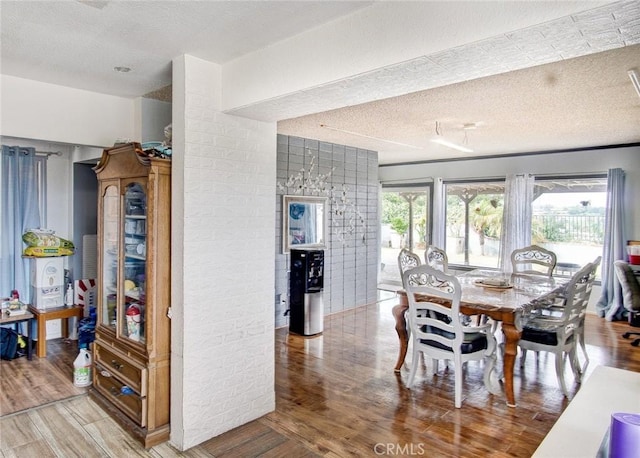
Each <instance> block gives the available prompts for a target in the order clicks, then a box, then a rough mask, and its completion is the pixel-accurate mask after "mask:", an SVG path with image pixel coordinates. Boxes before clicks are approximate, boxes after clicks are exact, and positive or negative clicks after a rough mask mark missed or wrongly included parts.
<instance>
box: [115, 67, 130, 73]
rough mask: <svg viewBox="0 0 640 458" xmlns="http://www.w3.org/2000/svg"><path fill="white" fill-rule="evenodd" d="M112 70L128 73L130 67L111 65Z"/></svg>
mask: <svg viewBox="0 0 640 458" xmlns="http://www.w3.org/2000/svg"><path fill="white" fill-rule="evenodd" d="M113 70H114V71H116V72H118V73H129V72H130V71H131V68H130V67H113Z"/></svg>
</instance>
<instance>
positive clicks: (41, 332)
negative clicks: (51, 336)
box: [36, 318, 47, 358]
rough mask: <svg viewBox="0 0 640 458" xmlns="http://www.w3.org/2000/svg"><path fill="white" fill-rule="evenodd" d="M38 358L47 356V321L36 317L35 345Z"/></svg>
mask: <svg viewBox="0 0 640 458" xmlns="http://www.w3.org/2000/svg"><path fill="white" fill-rule="evenodd" d="M36 355H38V358H46V357H47V321H46V320H41V319H40V318H38V345H37V347H36Z"/></svg>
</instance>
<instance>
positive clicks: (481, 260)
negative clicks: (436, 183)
mask: <svg viewBox="0 0 640 458" xmlns="http://www.w3.org/2000/svg"><path fill="white" fill-rule="evenodd" d="M445 195H446V198H447V202H446V213H445V225H446V241H445V251H446V252H447V257H448V258H449V264H456V265H462V266H477V267H494V268H497V267H498V261H499V254H500V232H501V229H502V209H503V205H504V181H467V182H448V183H445Z"/></svg>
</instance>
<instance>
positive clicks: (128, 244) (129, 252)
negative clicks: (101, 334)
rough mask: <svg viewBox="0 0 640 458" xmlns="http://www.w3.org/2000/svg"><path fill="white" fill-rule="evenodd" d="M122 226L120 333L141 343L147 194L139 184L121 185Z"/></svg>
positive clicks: (143, 313) (143, 309) (143, 307)
mask: <svg viewBox="0 0 640 458" xmlns="http://www.w3.org/2000/svg"><path fill="white" fill-rule="evenodd" d="M123 225H124V227H123V234H124V237H123V243H124V246H123V250H122V252H123V254H124V256H123V264H122V269H123V276H122V278H123V282H124V284H123V290H124V302H123V304H122V305H123V314H122V316H123V319H122V320H121V321H120V335H121V336H123V337H126V338H128V339H131V340H134V341H136V342H144V341H145V333H144V321H145V292H146V290H145V285H146V259H147V196H146V193H145V187H144V186H143V185H142V184H141V183H131V184H129V185H127V187H126V188H125V194H124V218H123Z"/></svg>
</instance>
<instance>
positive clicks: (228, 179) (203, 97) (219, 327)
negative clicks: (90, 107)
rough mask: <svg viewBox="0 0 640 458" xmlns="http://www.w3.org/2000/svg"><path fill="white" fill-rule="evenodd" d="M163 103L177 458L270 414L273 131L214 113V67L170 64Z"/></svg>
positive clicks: (199, 63) (269, 125)
mask: <svg viewBox="0 0 640 458" xmlns="http://www.w3.org/2000/svg"><path fill="white" fill-rule="evenodd" d="M176 67H177V69H176ZM176 73H177V75H176ZM180 77H182V81H183V85H182V86H181V82H182V81H181V78H180ZM182 90H184V92H182ZM173 91H174V97H176V98H178V100H177V101H175V100H174V103H176V102H177V104H178V106H180V105H181V104H182V103H184V113H185V114H184V118H183V119H179V120H177V122H176V119H175V114H176V110H175V109H174V135H175V132H176V130H181V126H180V125H181V124H182V125H183V126H184V137H183V138H182V136H181V135H180V134H177V135H176V138H175V139H174V145H173V150H174V156H175V155H182V157H181V158H180V159H178V158H174V160H175V162H174V174H177V175H174V181H173V193H174V198H173V205H174V207H175V206H176V205H182V209H181V210H179V209H176V208H174V215H173V216H174V219H173V221H176V223H174V225H175V224H180V222H181V221H183V222H184V223H183V225H182V227H181V228H176V227H174V228H173V233H174V235H173V243H174V248H173V256H174V258H175V257H176V256H179V257H181V259H178V260H176V259H174V260H173V261H172V263H173V267H174V269H173V271H174V275H176V276H177V277H179V278H177V279H176V281H175V282H174V286H176V285H180V284H181V285H182V288H181V290H179V291H175V290H176V289H177V288H174V293H173V294H174V295H173V304H172V308H173V313H174V319H173V322H172V334H173V335H172V380H174V386H172V405H171V408H172V428H171V429H172V433H171V442H172V443H173V444H174V445H176V446H177V447H178V448H180V449H183V450H184V449H187V448H189V447H191V446H193V445H196V444H198V443H201V442H203V441H204V440H207V439H209V438H211V437H213V436H216V435H219V434H221V433H223V432H225V431H227V430H229V429H232V428H234V427H236V426H238V425H241V424H244V423H246V422H248V421H250V420H253V419H255V418H257V417H260V416H262V415H264V414H266V413H268V412H270V411H272V410H273V409H274V408H275V394H274V340H273V339H274V322H273V316H274V307H273V288H274V283H275V278H274V269H273V266H274V254H273V244H274V240H275V221H274V218H275V213H276V208H275V204H274V199H273V196H274V195H275V183H274V176H275V172H276V126H275V124H273V123H264V122H258V121H253V120H248V119H244V118H238V117H235V116H229V115H225V114H223V113H221V112H219V111H218V110H217V108H216V107H218V106H219V67H218V66H217V65H215V64H211V63H209V62H205V61H201V60H199V59H195V58H193V57H190V56H184V60H182V61H180V62H174V90H173ZM176 127H177V129H176ZM176 141H177V142H178V144H176ZM176 159H177V160H176ZM180 166H181V169H180ZM176 193H177V194H176ZM181 212H182V213H183V214H182V215H180V213H181ZM176 216H178V217H180V216H182V218H181V219H178V220H176V218H175V217H176ZM176 267H179V268H180V269H179V271H177V269H176Z"/></svg>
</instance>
